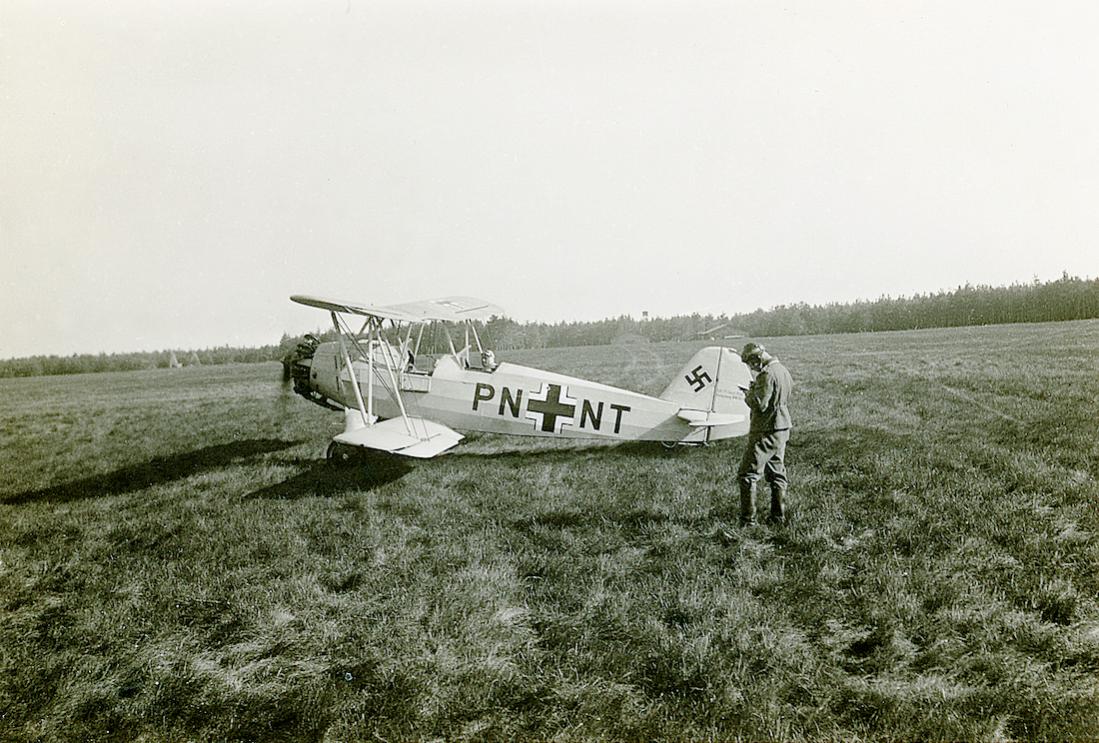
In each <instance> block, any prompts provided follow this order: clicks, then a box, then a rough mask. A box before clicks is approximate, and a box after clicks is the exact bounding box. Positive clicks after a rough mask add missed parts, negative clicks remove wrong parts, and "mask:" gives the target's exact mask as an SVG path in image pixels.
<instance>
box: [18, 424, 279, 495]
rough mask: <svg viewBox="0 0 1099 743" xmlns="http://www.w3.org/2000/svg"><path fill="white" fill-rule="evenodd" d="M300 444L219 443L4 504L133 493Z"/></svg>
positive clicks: (273, 441)
mask: <svg viewBox="0 0 1099 743" xmlns="http://www.w3.org/2000/svg"><path fill="white" fill-rule="evenodd" d="M299 443H300V442H298V441H283V440H281V439H247V440H243V441H234V442H232V443H228V444H215V445H213V446H206V447H203V448H202V449H196V450H195V451H189V452H183V453H181V454H169V455H166V456H162V457H154V458H153V459H150V460H149V461H148V462H142V463H141V464H134V465H130V466H129V467H123V468H122V469H118V470H115V471H114V472H108V473H105V474H102V475H93V476H91V477H85V478H83V479H80V480H73V481H72V482H66V483H61V484H60V485H53V486H50V487H48V488H42V489H40V490H28V491H26V492H23V493H16V494H14V495H9V496H0V503H4V504H8V505H21V504H25V503H65V502H68V501H76V500H83V499H86V498H98V497H102V496H106V495H119V494H121V493H132V492H136V491H139V490H144V489H145V488H149V487H152V486H154V485H163V484H164V483H168V482H174V481H175V480H182V479H184V478H187V477H191V476H192V475H196V474H199V473H201V472H206V471H209V470H213V469H217V468H219V467H225V466H227V465H229V464H232V463H235V462H240V461H241V460H247V459H251V458H253V457H258V456H260V455H261V454H269V453H271V452H276V451H282V450H284V449H289V448H290V447H292V446H297V445H298V444H299Z"/></svg>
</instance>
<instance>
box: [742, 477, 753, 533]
mask: <svg viewBox="0 0 1099 743" xmlns="http://www.w3.org/2000/svg"><path fill="white" fill-rule="evenodd" d="M754 523H756V486H755V483H747V484H745V483H743V482H742V483H740V525H741V526H751V525H753V524H754Z"/></svg>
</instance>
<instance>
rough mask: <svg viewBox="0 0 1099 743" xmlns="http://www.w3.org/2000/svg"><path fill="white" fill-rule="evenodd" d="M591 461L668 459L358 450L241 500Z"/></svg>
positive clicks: (608, 449)
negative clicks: (428, 470) (464, 468)
mask: <svg viewBox="0 0 1099 743" xmlns="http://www.w3.org/2000/svg"><path fill="white" fill-rule="evenodd" d="M585 456H595V457H600V458H604V459H608V460H612V461H613V460H615V459H633V458H637V457H657V456H669V454H668V452H665V451H663V450H662V449H661V448H660V446H659V445H658V444H654V443H652V442H629V443H625V444H618V445H615V446H588V447H584V446H578V447H568V448H560V447H555V448H546V449H510V450H506V451H497V452H461V451H458V452H451V453H448V454H447V455H446V456H445V457H441V458H439V459H438V460H426V459H424V460H416V459H409V458H407V457H402V456H399V455H395V454H387V453H384V452H377V451H372V450H369V449H359V450H355V451H353V452H352V453H351V455H350V458H349V459H348V460H347V461H344V462H334V461H333V462H330V461H325V460H321V461H318V460H297V461H296V462H294V464H297V465H298V466H301V467H303V468H304V469H303V470H302V471H301V472H299V473H298V474H297V475H294V476H293V477H291V478H289V479H288V480H284V481H283V482H280V483H275V484H274V485H270V486H268V487H266V488H262V489H260V490H256V491H254V492H252V493H249V494H248V495H246V496H245V498H246V499H251V498H270V499H275V500H294V499H297V498H311V497H331V496H336V495H343V494H349V493H362V492H369V491H371V490H374V489H375V488H379V487H381V486H383V485H387V484H388V483H391V482H396V481H397V480H399V479H401V478H402V477H404V476H405V475H407V474H408V473H409V472H412V470H413V469H414V468H416V467H436V466H443V465H445V464H446V462H452V461H455V460H472V461H492V462H496V463H498V464H501V465H506V466H510V467H514V466H520V465H522V464H523V463H525V462H535V461H537V462H557V461H566V460H576V459H577V458H578V457H585Z"/></svg>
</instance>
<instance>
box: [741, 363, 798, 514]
mask: <svg viewBox="0 0 1099 743" xmlns="http://www.w3.org/2000/svg"><path fill="white" fill-rule="evenodd" d="M740 358H741V360H742V361H744V363H745V364H747V365H748V368H750V369H751V370H752V371H753V372H755V380H753V382H752V386H751V387H749V388H748V389H747V391H746V392H745V393H744V401H745V402H746V403H748V407H749V408H750V409H751V411H752V421H751V426H750V428H749V430H748V448H747V449H746V450H745V451H744V457H743V458H742V459H741V460H740V469H739V470H738V471H737V484H738V485H739V486H740V525H741V526H750V525H752V524H754V523H755V522H756V481H757V480H759V476H760V475H763V477H764V479H766V481H767V482H768V484H770V486H771V517H770V518H769V519H768V521H770V522H771V523H775V524H784V523H785V522H786V506H785V498H786V463H785V462H784V461H783V460H784V457H785V456H786V442H787V441H788V440H789V438H790V425H791V424H790V409H789V407H788V405H789V403H790V391H791V388H792V387H793V384H794V382H793V380H792V379H791V378H790V372H788V371H786V367H785V366H783V365H782V363H781V362H779V360H778V359H776V358H775V357H774V356H772V355H771V354H769V353H767V349H765V348H764V347H763V346H761V345H759V344H758V343H748V344H747V345H745V346H744V349H743V350H742V351H741V352H740Z"/></svg>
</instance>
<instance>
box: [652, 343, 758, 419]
mask: <svg viewBox="0 0 1099 743" xmlns="http://www.w3.org/2000/svg"><path fill="white" fill-rule="evenodd" d="M751 383H752V375H751V373H750V372H749V371H748V367H747V366H746V365H745V364H744V362H743V361H741V360H740V356H739V355H738V354H737V352H736V351H734V350H733V349H731V348H722V347H720V346H708V347H706V348H703V349H702V350H701V351H699V352H698V353H696V354H695V355H694V356H692V357H691V360H690V361H688V362H687V364H686V365H685V366H684V367H683V368H682V369H680V370H679V373H678V374H677V375H676V376H675V377H674V378H673V379H672V381H671V383H670V384H669V385H668V386H667V388H665V390H664V391H663V392H662V393H661V394H660V399H662V400H667V401H669V402H674V403H676V404H677V405H679V406H680V408H682V409H686V410H702V411H706V412H712V413H721V414H733V415H742V416H743V422H742V423H738V424H735V425H723V426H717V427H715V428H713V429H711V430H710V433H709V438H710V439H721V438H727V437H729V436H743V435H744V434H745V433H747V432H748V419H749V410H748V406H747V405H746V404H745V402H744V390H746V389H747V388H748V386H749V385H750V384H751Z"/></svg>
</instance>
